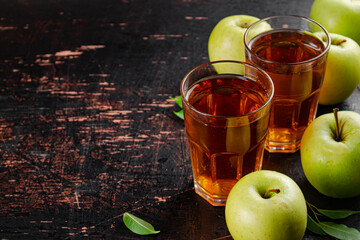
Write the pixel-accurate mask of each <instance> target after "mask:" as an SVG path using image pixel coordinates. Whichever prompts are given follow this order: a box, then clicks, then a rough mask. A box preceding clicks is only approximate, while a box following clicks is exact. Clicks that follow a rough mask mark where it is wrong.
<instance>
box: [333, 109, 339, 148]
mask: <svg viewBox="0 0 360 240" xmlns="http://www.w3.org/2000/svg"><path fill="white" fill-rule="evenodd" d="M338 111H339V109H338V108H334V109H333V112H334V116H335V123H336V126H335V128H336V129H335V132H336V138H335V140H336V141H338V142H339V141H341V139H340V128H339V118H338Z"/></svg>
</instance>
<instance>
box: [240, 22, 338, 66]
mask: <svg viewBox="0 0 360 240" xmlns="http://www.w3.org/2000/svg"><path fill="white" fill-rule="evenodd" d="M285 17H291V18H299V19H303V20H306V21H308V22H312V23H314V24H315V25H317V26H318V27H320V28H321V30H323V31H324V33H325V35H326V37H327V41H326V43H327V45H326V46H325V49H324V51H323V52H322V53H320V54H319V55H317V56H315V57H313V58H311V59H308V60H305V61H301V62H295V63H283V62H278V61H271V60H268V59H265V58H263V57H260V56H258V55H257V54H256V53H254V52H253V51H252V50H251V49H250V47H249V46H248V44H247V42H246V37H247V35H248V33H249V31H250V29H251V28H253V27H254V26H255V25H257V24H259V23H261V22H265V21H267V20H269V19H275V18H285ZM243 41H244V46H245V49H246V50H248V51H249V52H250V53H251V54H253V55H255V56H256V57H258V58H260V59H261V60H262V61H264V62H267V63H275V64H282V65H289V66H296V65H302V64H307V63H311V62H314V61H315V60H317V59H319V58H321V57H322V56H324V55H325V54H327V53H328V51H329V49H330V46H331V38H330V34H329V32H328V31H327V30H326V29H325V28H324V27H323V26H322V25H321V24H320V23H318V22H316V21H315V20H313V19H311V18H308V17H304V16H299V15H274V16H269V17H266V18H262V19H260V20H258V21H256V22H254V23H253V24H251V25H250V26H249V27H248V28H247V29H246V31H245V34H244V39H243ZM320 41H321V42H324V41H323V40H322V39H320Z"/></svg>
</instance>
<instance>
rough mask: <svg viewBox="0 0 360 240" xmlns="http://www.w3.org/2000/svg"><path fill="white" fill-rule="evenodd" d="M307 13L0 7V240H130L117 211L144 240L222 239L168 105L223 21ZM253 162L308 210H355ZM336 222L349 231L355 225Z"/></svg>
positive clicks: (238, 6)
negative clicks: (297, 192) (290, 184)
mask: <svg viewBox="0 0 360 240" xmlns="http://www.w3.org/2000/svg"><path fill="white" fill-rule="evenodd" d="M311 4H312V1H311V0H306V1H285V0H276V1H260V0H257V1H230V0H226V1H225V0H212V1H211V0H210V1H205V0H171V1H168V0H154V1H131V0H122V1H116V0H112V1H80V0H73V1H58V0H54V1H26V0H25V1H1V8H0V56H1V57H0V87H1V89H0V160H1V162H0V164H1V165H0V183H1V187H0V236H1V238H2V239H66V238H69V239H87V238H90V239H94V238H96V239H102V238H111V239H142V238H143V237H141V236H137V235H135V234H133V233H132V232H130V231H129V230H128V229H126V228H125V226H124V225H123V223H122V215H123V213H124V212H126V211H128V212H131V213H133V214H135V215H137V216H139V217H142V218H143V219H145V220H147V221H149V222H151V223H152V224H153V225H154V226H155V228H156V229H159V230H160V231H161V233H160V234H158V235H156V236H150V237H145V238H146V239H152V238H154V239H231V237H230V236H229V232H228V230H227V228H226V224H225V219H224V208H223V207H212V206H210V205H209V204H208V203H206V202H205V201H204V200H202V199H201V198H200V197H198V196H197V195H196V194H195V192H194V189H193V183H192V176H191V163H190V156H189V149H188V145H187V138H186V134H185V131H184V125H183V122H182V121H181V120H179V119H177V118H176V117H175V116H174V115H173V113H172V111H174V110H178V108H177V106H175V104H174V102H173V101H172V100H170V99H169V97H170V96H177V95H179V84H180V81H181V79H182V77H183V76H184V75H185V74H186V73H187V72H188V71H189V70H190V69H192V68H193V67H195V66H197V65H199V64H201V63H205V62H207V61H208V56H207V40H208V37H209V34H210V32H211V30H212V28H213V27H214V26H215V24H216V23H217V22H218V21H219V20H220V19H222V18H223V17H225V16H228V15H233V14H248V15H253V16H257V17H259V18H262V17H266V16H270V15H276V14H297V15H304V16H308V14H309V11H310V7H311ZM359 103H360V89H359V88H358V89H357V90H356V91H355V92H354V94H353V95H352V96H351V97H350V98H349V99H348V100H346V101H345V102H344V103H342V104H340V105H338V107H340V109H348V110H353V111H356V112H360V106H359ZM331 109H332V107H323V106H320V107H319V114H323V113H326V112H330V111H331ZM264 158H265V159H264V168H265V169H273V170H277V171H280V172H283V173H286V174H287V175H289V176H291V177H292V178H293V179H294V180H295V181H296V182H297V183H298V184H299V186H300V187H301V188H302V190H303V192H304V194H305V197H306V198H307V199H308V200H309V201H310V202H312V203H314V204H315V205H317V206H319V207H323V208H333V209H336V208H338V207H340V206H341V207H345V208H351V209H357V210H360V198H354V199H347V200H334V199H330V198H326V197H324V196H322V195H320V194H319V193H317V192H316V191H315V190H314V189H313V188H312V187H311V186H310V184H309V183H308V182H307V180H306V179H305V177H304V174H303V172H302V169H301V164H300V157H299V153H296V154H268V153H266V154H265V157H264ZM344 223H346V224H348V225H350V226H352V227H356V228H358V229H360V225H359V224H360V217H359V216H353V217H350V218H348V219H346V220H345V221H344ZM259 227H261V226H259ZM304 239H328V238H326V237H322V238H321V237H319V236H314V235H312V234H311V233H310V232H307V233H306V236H305V238H304Z"/></svg>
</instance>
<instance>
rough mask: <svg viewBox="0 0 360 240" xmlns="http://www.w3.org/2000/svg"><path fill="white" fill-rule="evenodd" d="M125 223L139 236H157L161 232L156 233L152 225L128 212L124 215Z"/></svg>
mask: <svg viewBox="0 0 360 240" xmlns="http://www.w3.org/2000/svg"><path fill="white" fill-rule="evenodd" d="M123 221H124V224H125V226H126V227H127V228H128V229H130V230H131V231H132V232H134V233H136V234H139V235H149V234H157V233H159V232H160V231H155V229H154V227H153V226H152V225H151V224H150V223H148V222H146V221H144V220H142V219H141V218H138V217H136V216H134V215H132V214H130V213H127V212H126V213H124V216H123Z"/></svg>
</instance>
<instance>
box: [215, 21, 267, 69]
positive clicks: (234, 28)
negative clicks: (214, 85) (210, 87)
mask: <svg viewBox="0 0 360 240" xmlns="http://www.w3.org/2000/svg"><path fill="white" fill-rule="evenodd" d="M258 20H259V19H258V18H256V17H253V16H248V15H233V16H228V17H225V18H223V19H222V20H221V21H219V22H218V23H217V24H216V26H215V27H214V29H213V30H212V32H211V34H210V37H209V42H208V54H209V59H210V61H211V62H213V61H219V60H235V61H241V62H244V61H245V45H244V34H245V31H246V29H247V28H248V27H249V26H250V25H251V24H253V23H255V22H257V21H258ZM259 26H260V27H259V28H258V29H257V31H254V33H261V32H264V31H266V30H270V29H271V27H270V25H269V24H268V23H266V22H264V23H263V24H261V25H259ZM234 66H235V65H234ZM228 68H229V67H223V68H222V67H221V66H218V67H217V68H216V69H217V70H218V72H219V73H225V72H226V71H227V69H228ZM230 71H232V72H234V70H233V69H230Z"/></svg>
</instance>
